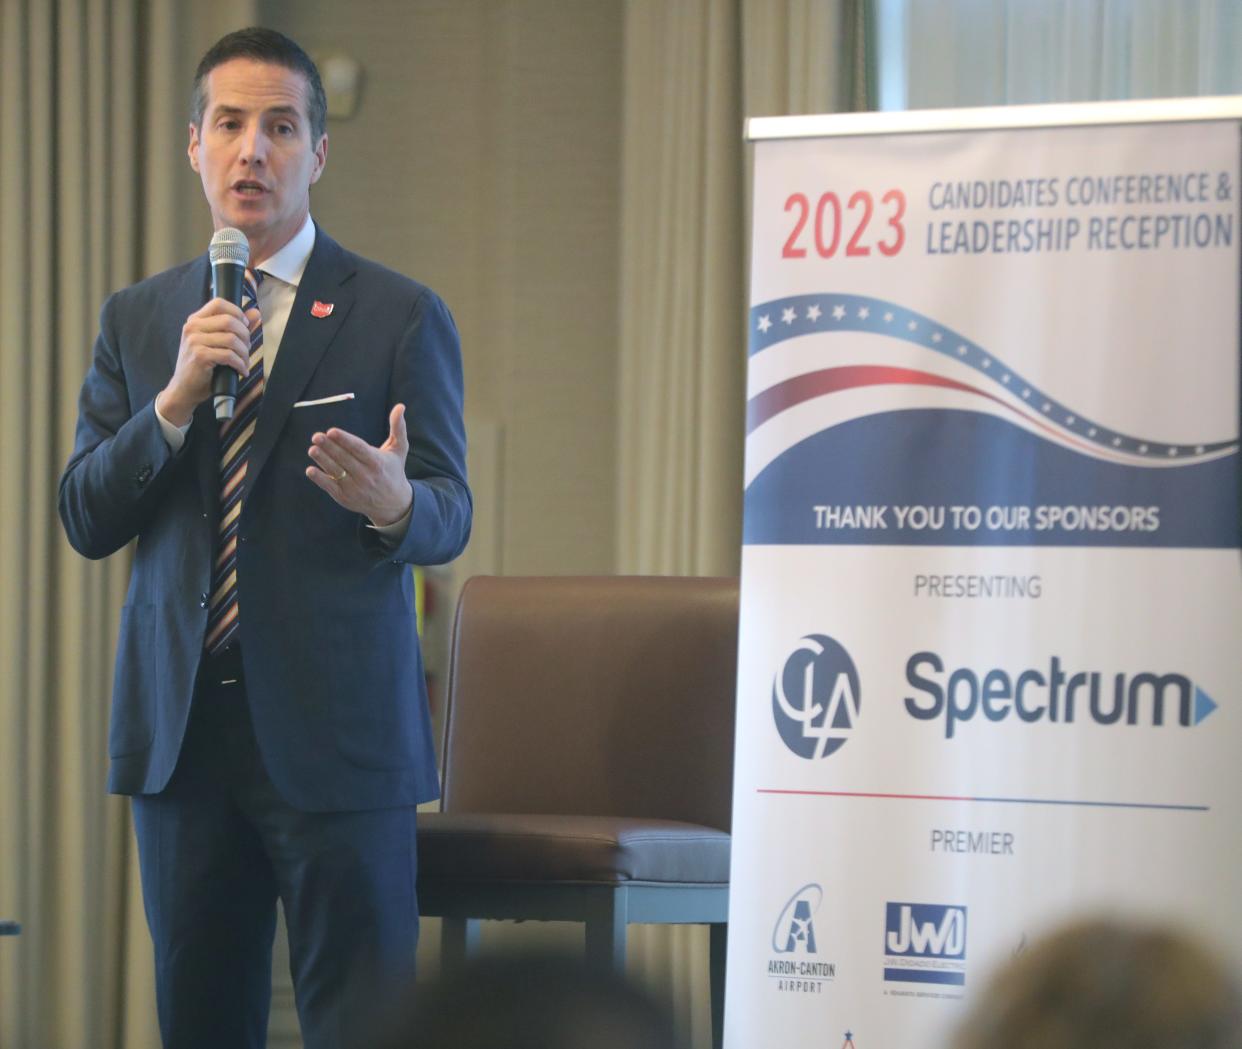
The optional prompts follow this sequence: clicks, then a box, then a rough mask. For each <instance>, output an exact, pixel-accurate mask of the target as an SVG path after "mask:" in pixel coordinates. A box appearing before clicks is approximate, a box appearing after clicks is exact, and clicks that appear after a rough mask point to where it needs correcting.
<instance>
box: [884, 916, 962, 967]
mask: <svg viewBox="0 0 1242 1049" xmlns="http://www.w3.org/2000/svg"><path fill="white" fill-rule="evenodd" d="M884 979H885V980H897V981H901V982H904V983H939V984H956V985H959V986H960V985H962V984H964V983H965V982H966V908H965V907H955V906H949V905H946V904H941V903H889V904H886V905H885V909H884Z"/></svg>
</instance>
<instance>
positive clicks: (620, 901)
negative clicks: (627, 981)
mask: <svg viewBox="0 0 1242 1049" xmlns="http://www.w3.org/2000/svg"><path fill="white" fill-rule="evenodd" d="M626 902H627V901H626V897H625V891H624V890H623V889H622V890H618V891H616V892H612V893H609V894H608V896H607V897H606V898H605V900H604V901H603V902H601V903H600V904H599V905H598V906H596V907H594V908H592V913H591V916H590V917H589V918H588V919H587V922H586V956H587V961H588V962H590V963H591V964H592V965H599V966H602V967H604V968H608V969H611V970H612V971H613V972H616V973H619V974H621V975H622V976H624V975H625V932H626V909H627V908H626Z"/></svg>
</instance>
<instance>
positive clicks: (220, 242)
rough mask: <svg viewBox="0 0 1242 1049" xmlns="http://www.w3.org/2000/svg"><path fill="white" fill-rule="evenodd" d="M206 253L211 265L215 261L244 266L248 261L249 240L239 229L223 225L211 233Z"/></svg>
mask: <svg viewBox="0 0 1242 1049" xmlns="http://www.w3.org/2000/svg"><path fill="white" fill-rule="evenodd" d="M207 255H208V257H209V258H210V259H211V264H212V265H213V266H214V265H215V264H216V263H217V262H235V263H237V264H238V265H239V266H245V265H246V264H247V263H248V262H249V261H250V241H248V240H247V239H246V234H244V233H243V232H242V231H241V230H239V229H234V228H233V227H232V226H225V227H224V229H218V230H216V232H215V233H214V234H212V237H211V245H210V246H209V247H208V248H207Z"/></svg>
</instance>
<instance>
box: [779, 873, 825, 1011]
mask: <svg viewBox="0 0 1242 1049" xmlns="http://www.w3.org/2000/svg"><path fill="white" fill-rule="evenodd" d="M823 902H824V890H823V887H822V886H821V885H817V884H815V883H814V882H811V883H810V884H808V885H803V886H802V888H800V889H799V890H798V891H797V892H795V893H794V894H793V895H792V896H790V897H789V900H788V902H787V903H786V904H785V906H784V907H782V908H781V912H780V914H779V915H778V916H777V918H776V924H775V925H774V926H772V957H771V958H769V959H768V972H767V976H768V979H770V980H775V981H776V989H777V990H778V991H784V992H793V993H795V994H819V993H821V992H822V991H823V989H824V984H825V983H826V982H828V981H829V980H832V979H834V978H835V977H836V975H837V967H836V964H835V963H834V962H823V961H820V960H819V944H817V943H816V941H815V912H816V911H818V910H819V905H820V904H821V903H823Z"/></svg>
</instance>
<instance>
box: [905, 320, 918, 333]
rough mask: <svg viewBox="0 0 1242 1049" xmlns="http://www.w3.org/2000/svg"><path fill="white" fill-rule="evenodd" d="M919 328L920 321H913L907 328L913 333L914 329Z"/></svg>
mask: <svg viewBox="0 0 1242 1049" xmlns="http://www.w3.org/2000/svg"><path fill="white" fill-rule="evenodd" d="M918 326H919V322H918V321H911V322H910V323H909V324H907V325H906V327H907V328H909V329H910V330H911V331H914V329H915V328H917V327H918Z"/></svg>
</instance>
